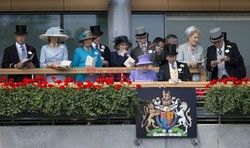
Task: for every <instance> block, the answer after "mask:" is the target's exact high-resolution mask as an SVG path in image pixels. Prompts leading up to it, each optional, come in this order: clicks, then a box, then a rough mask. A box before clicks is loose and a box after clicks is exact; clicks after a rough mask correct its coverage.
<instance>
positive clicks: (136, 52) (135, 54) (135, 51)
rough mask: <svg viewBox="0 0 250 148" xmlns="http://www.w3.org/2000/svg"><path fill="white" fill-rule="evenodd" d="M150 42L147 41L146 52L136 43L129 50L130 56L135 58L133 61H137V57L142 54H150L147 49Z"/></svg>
mask: <svg viewBox="0 0 250 148" xmlns="http://www.w3.org/2000/svg"><path fill="white" fill-rule="evenodd" d="M149 45H150V43H149V42H148V43H147V52H146V53H144V52H143V51H142V49H141V47H140V45H139V44H138V45H137V46H136V47H135V48H134V49H133V50H132V51H131V57H132V58H133V59H134V60H135V63H138V57H139V56H140V55H143V54H150V53H149V52H148V51H149V50H148V48H149Z"/></svg>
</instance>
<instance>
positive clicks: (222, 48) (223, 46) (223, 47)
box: [216, 41, 225, 52]
mask: <svg viewBox="0 0 250 148" xmlns="http://www.w3.org/2000/svg"><path fill="white" fill-rule="evenodd" d="M224 49H225V42H224V41H223V45H222V47H221V50H222V51H224ZM216 50H217V52H218V51H219V50H220V49H219V48H216Z"/></svg>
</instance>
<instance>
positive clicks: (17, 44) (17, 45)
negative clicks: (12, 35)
mask: <svg viewBox="0 0 250 148" xmlns="http://www.w3.org/2000/svg"><path fill="white" fill-rule="evenodd" d="M20 46H22V45H21V44H19V43H17V42H16V47H18V49H19V48H20ZM23 47H24V48H25V47H26V45H25V43H24V44H23Z"/></svg>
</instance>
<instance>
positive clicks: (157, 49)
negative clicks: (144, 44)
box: [155, 46, 163, 54]
mask: <svg viewBox="0 0 250 148" xmlns="http://www.w3.org/2000/svg"><path fill="white" fill-rule="evenodd" d="M155 50H156V52H157V53H158V54H161V51H162V50H163V48H162V47H160V46H156V47H155Z"/></svg>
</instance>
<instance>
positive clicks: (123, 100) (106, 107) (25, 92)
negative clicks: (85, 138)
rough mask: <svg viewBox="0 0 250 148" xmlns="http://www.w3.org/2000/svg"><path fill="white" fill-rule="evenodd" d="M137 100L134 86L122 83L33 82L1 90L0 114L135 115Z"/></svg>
mask: <svg viewBox="0 0 250 148" xmlns="http://www.w3.org/2000/svg"><path fill="white" fill-rule="evenodd" d="M139 102H140V99H139V98H138V96H137V93H136V91H135V90H134V89H132V88H129V87H128V86H126V85H122V86H121V88H120V89H114V86H113V85H108V86H106V87H103V88H101V89H90V88H86V89H76V88H71V87H66V88H64V89H60V88H57V87H53V88H40V87H36V86H33V85H27V86H22V87H17V88H16V89H12V88H9V89H8V90H5V89H4V88H1V89H0V115H4V116H15V115H16V114H18V113H22V112H36V113H44V114H46V115H49V116H61V115H72V116H84V117H100V116H103V115H115V114H118V113H124V114H126V115H127V116H135V114H136V111H137V109H138V105H139Z"/></svg>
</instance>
